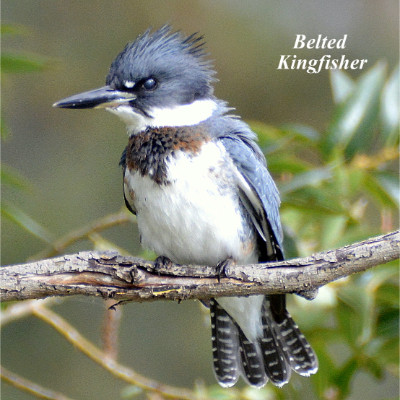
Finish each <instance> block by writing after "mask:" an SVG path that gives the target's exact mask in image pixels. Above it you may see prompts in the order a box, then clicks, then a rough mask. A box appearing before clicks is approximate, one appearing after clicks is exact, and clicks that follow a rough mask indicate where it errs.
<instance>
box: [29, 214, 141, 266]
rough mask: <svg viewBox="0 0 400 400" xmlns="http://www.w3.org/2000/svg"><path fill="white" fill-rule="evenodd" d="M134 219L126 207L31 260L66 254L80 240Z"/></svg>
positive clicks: (87, 226) (74, 233)
mask: <svg viewBox="0 0 400 400" xmlns="http://www.w3.org/2000/svg"><path fill="white" fill-rule="evenodd" d="M133 219H134V216H133V215H132V214H131V213H129V211H127V210H126V209H125V207H124V208H123V209H121V211H118V212H116V213H113V214H109V215H106V216H104V217H102V218H100V219H98V220H95V221H92V222H90V223H89V224H88V225H85V226H83V227H82V228H79V229H77V230H75V231H72V232H70V233H68V234H67V235H66V236H64V237H62V238H60V239H58V240H56V241H55V242H54V243H53V244H52V245H51V247H50V248H47V249H45V250H43V251H41V252H40V253H38V254H36V255H34V256H32V257H31V258H30V259H31V260H39V259H42V258H48V257H53V256H55V255H56V254H60V253H62V252H64V250H65V249H66V248H67V247H68V246H71V245H72V244H73V243H75V242H77V241H78V240H82V239H85V238H87V237H88V236H89V235H91V234H93V233H95V232H101V231H103V230H105V229H108V228H111V227H112V226H115V225H121V224H123V223H126V222H129V221H133Z"/></svg>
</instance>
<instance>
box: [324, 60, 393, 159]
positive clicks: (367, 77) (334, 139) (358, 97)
mask: <svg viewBox="0 0 400 400" xmlns="http://www.w3.org/2000/svg"><path fill="white" fill-rule="evenodd" d="M385 69H386V66H385V64H384V63H382V62H379V63H377V64H376V65H375V66H374V67H373V68H372V69H371V70H369V71H367V72H366V73H365V74H363V75H362V76H361V77H360V79H359V80H358V81H357V84H356V86H355V88H354V89H353V91H352V93H351V94H349V95H348V97H347V99H346V100H345V101H344V102H342V103H340V105H339V106H338V107H337V109H336V110H335V115H334V118H333V120H332V122H331V124H330V126H329V127H328V134H327V137H326V141H325V143H324V151H325V154H326V155H330V153H331V152H332V151H333V148H334V147H337V146H338V147H339V148H341V149H342V151H344V150H346V149H347V147H348V146H349V144H350V142H351V141H352V139H353V138H354V137H356V136H358V135H361V137H360V138H359V139H360V140H358V141H357V143H355V144H354V143H353V144H352V145H353V146H352V153H354V152H355V150H356V149H360V148H364V147H365V146H366V145H368V144H369V140H368V139H369V138H370V134H371V131H372V128H373V123H372V122H373V121H374V119H375V118H376V115H377V114H378V105H379V97H380V91H381V88H382V86H383V82H384V78H385Z"/></svg>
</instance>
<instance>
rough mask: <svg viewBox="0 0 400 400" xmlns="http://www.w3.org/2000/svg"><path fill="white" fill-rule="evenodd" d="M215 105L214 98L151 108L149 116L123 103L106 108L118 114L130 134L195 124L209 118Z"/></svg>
mask: <svg viewBox="0 0 400 400" xmlns="http://www.w3.org/2000/svg"><path fill="white" fill-rule="evenodd" d="M217 107H218V105H217V103H216V102H215V101H214V100H211V99H208V100H196V101H194V102H193V103H190V104H184V105H179V106H174V107H169V108H151V109H150V110H149V112H148V114H149V115H150V116H151V117H146V116H144V115H142V114H139V113H137V112H135V110H134V109H133V108H132V107H130V106H127V105H123V104H122V105H119V106H116V107H112V108H111V107H110V108H107V111H110V112H112V113H113V114H116V115H118V117H120V118H121V119H122V120H123V121H124V122H125V124H126V127H127V129H128V134H132V133H138V132H141V131H143V130H144V129H146V128H148V127H152V128H160V127H163V126H186V125H196V124H198V123H200V122H202V121H205V120H206V119H208V118H210V117H211V116H212V114H213V113H214V111H215V110H216V108H217Z"/></svg>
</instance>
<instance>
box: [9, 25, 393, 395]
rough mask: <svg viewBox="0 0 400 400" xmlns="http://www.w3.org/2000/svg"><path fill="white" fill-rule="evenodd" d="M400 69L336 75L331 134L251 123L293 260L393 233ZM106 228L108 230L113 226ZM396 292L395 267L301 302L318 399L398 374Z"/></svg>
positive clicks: (14, 59) (30, 224)
mask: <svg viewBox="0 0 400 400" xmlns="http://www.w3.org/2000/svg"><path fill="white" fill-rule="evenodd" d="M2 29H3V33H7V34H10V33H15V30H14V29H12V27H7V26H3V28H2ZM4 30H5V31H4ZM4 66H5V67H6V68H5V70H3V71H4V72H22V71H24V72H26V71H37V70H40V69H42V68H43V66H44V63H43V60H41V58H40V57H34V58H32V57H31V56H15V55H13V56H11V55H8V54H5V55H4V54H3V68H4ZM399 73H400V72H399V68H397V69H396V70H395V71H394V72H393V73H392V74H391V75H390V76H388V74H387V72H386V66H385V64H384V63H381V62H380V63H377V64H376V65H375V66H374V67H373V68H371V69H370V70H369V71H367V72H366V73H364V74H363V75H361V76H360V77H359V78H358V79H357V80H353V79H352V78H351V77H349V76H348V75H347V74H345V73H343V72H342V71H333V72H332V74H331V84H332V94H333V101H334V111H333V117H332V120H331V121H330V122H329V124H328V125H327V129H326V131H325V132H323V133H321V132H317V131H316V130H315V129H313V128H311V127H308V126H304V125H287V126H283V127H279V128H278V127H272V126H268V125H265V124H262V123H260V122H254V123H253V124H252V127H253V129H254V130H255V131H256V132H257V134H258V136H259V139H260V145H261V146H262V148H263V150H264V152H265V154H266V155H267V158H268V162H269V169H270V170H271V172H272V173H273V174H274V175H275V176H276V177H277V182H278V185H279V188H280V192H281V195H282V208H281V215H282V220H283V223H284V227H285V231H286V246H285V247H286V255H287V257H288V258H291V257H296V256H303V255H308V254H310V253H312V252H315V251H319V250H323V249H328V248H334V247H338V246H340V245H344V244H348V243H351V242H353V241H355V240H358V239H364V238H367V237H369V236H373V235H376V234H379V233H381V232H385V231H389V230H392V229H394V225H395V222H394V221H397V220H398V215H397V208H398V205H399V202H400V201H399V187H398V183H399V181H398V172H397V163H398V155H399V154H398V150H397V146H398V129H399V98H398V86H399ZM2 178H3V183H5V184H6V185H7V186H8V187H11V188H14V189H17V190H26V188H27V187H29V186H28V184H27V183H26V182H25V181H24V179H22V178H21V177H19V176H18V174H17V173H16V172H15V171H12V170H11V169H9V168H4V167H3V171H2ZM3 215H5V216H6V217H8V218H10V219H11V220H13V221H14V222H16V223H17V224H18V225H19V226H21V227H23V228H24V229H25V230H27V231H28V232H30V233H31V234H32V235H35V236H36V237H39V238H40V239H41V240H43V242H44V243H46V244H47V243H52V242H53V248H52V250H53V251H54V249H59V251H61V250H62V251H64V250H65V247H66V246H67V245H70V244H72V243H73V242H74V240H75V241H77V240H80V239H82V237H83V236H84V235H87V237H88V238H90V240H92V242H93V243H94V246H97V247H104V246H113V247H114V248H116V247H118V246H117V245H116V244H113V243H110V242H109V241H106V240H105V239H103V238H102V237H101V236H100V235H99V234H98V232H99V230H101V229H104V227H103V228H102V227H101V226H97V225H96V224H94V225H96V227H95V228H93V229H92V228H89V229H87V230H82V229H81V230H78V232H79V234H78V233H77V234H76V235H75V239H74V236H73V235H72V236H71V235H67V237H66V239H65V240H64V242H63V243H65V246H64V245H63V246H61V245H58V246H56V245H54V241H53V239H52V237H51V234H50V233H49V232H47V230H46V229H45V228H43V227H42V226H41V225H40V224H39V223H37V222H35V221H33V220H32V219H31V218H30V217H29V216H28V215H27V214H26V213H25V212H24V211H22V210H19V209H17V208H16V207H15V206H13V205H12V204H8V203H4V207H3ZM127 220H128V219H125V220H124V222H126V221H127ZM116 221H117V222H116V223H117V224H118V223H121V222H119V221H122V220H121V219H116ZM107 223H108V224H109V225H104V226H105V227H109V226H112V223H110V222H109V221H108V222H107ZM82 232H83V233H82ZM85 232H87V233H85ZM61 242H62V241H61ZM398 293H399V287H398V268H397V266H396V265H394V264H393V263H392V264H388V265H386V266H382V267H380V268H376V269H375V270H373V271H369V272H367V273H364V274H363V275H360V276H356V277H354V278H351V279H347V280H345V281H341V282H338V283H336V284H332V285H329V287H327V288H323V290H321V294H320V296H319V297H318V298H317V300H316V301H314V302H312V303H308V304H307V310H306V308H305V306H304V304H303V302H302V301H300V300H299V304H298V307H297V308H296V310H295V311H296V312H293V314H295V313H297V314H298V315H297V316H295V318H296V317H297V319H298V320H299V321H301V326H302V330H303V331H304V332H305V334H306V335H307V337H308V338H309V341H310V342H311V343H312V344H313V347H314V348H315V350H316V352H317V354H318V357H319V360H320V369H319V372H318V373H317V374H316V375H315V376H313V377H312V378H311V379H310V381H307V382H312V386H313V389H312V390H313V393H314V394H313V395H312V394H310V395H309V397H310V398H311V396H314V398H318V399H327V400H328V399H329V400H339V399H345V398H349V396H351V392H352V383H353V382H354V378H355V376H356V374H357V373H358V372H359V371H364V372H366V373H367V374H369V375H370V376H371V378H372V379H382V377H383V376H384V375H385V373H392V374H397V373H398V365H399V360H398V354H399V352H398V329H399V310H398V304H399V299H398ZM338 349H341V351H338ZM338 355H340V357H339V356H338ZM303 382H304V380H302V381H300V380H294V384H293V385H292V384H291V385H287V386H286V387H285V388H283V389H277V388H274V387H272V386H271V385H267V386H266V387H265V388H263V389H262V390H254V389H252V388H245V389H242V390H241V389H237V388H236V389H232V390H227V389H222V388H220V387H218V386H217V385H215V386H214V385H213V386H211V387H205V386H204V385H201V384H199V385H198V386H197V387H196V389H195V391H196V392H197V393H198V395H199V396H200V397H202V398H209V399H224V400H225V399H226V400H228V399H237V398H241V399H248V400H251V399H253V400H256V399H284V398H290V399H302V398H304V397H303V390H304V386H303V385H305V384H304V383H303ZM308 390H310V389H308ZM140 393H142V390H139V389H137V388H135V387H129V388H128V389H127V390H126V391H125V392H124V393H123V397H124V398H133V397H135V396H136V395H138V394H140Z"/></svg>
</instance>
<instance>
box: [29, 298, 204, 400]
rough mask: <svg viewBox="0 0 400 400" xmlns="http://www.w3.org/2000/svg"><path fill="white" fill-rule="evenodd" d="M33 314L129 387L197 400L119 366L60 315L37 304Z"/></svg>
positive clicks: (174, 397) (184, 399)
mask: <svg viewBox="0 0 400 400" xmlns="http://www.w3.org/2000/svg"><path fill="white" fill-rule="evenodd" d="M33 314H34V315H35V316H37V317H38V318H40V319H42V320H43V321H44V322H46V323H47V324H49V325H50V326H52V327H53V328H54V329H55V330H56V331H58V332H59V333H60V334H61V335H63V336H64V337H65V338H66V339H67V340H68V341H69V342H70V343H71V344H73V345H74V347H76V348H77V349H78V350H79V351H81V352H82V353H83V354H85V355H86V356H88V357H89V358H90V359H92V360H93V361H94V362H96V363H97V364H98V365H100V366H101V367H102V368H104V369H105V370H107V371H108V372H110V373H111V374H112V375H114V376H115V377H117V378H119V379H121V380H123V381H125V382H128V383H129V384H131V385H135V386H138V387H140V388H142V389H144V390H150V391H153V392H156V393H160V394H161V395H163V396H164V397H167V398H172V399H182V400H199V399H198V397H197V396H196V394H195V393H194V392H192V391H190V390H188V389H184V388H176V387H172V386H168V385H164V384H162V383H160V382H158V381H155V380H153V379H149V378H147V377H145V376H143V375H140V374H138V373H136V372H135V371H133V370H132V369H130V368H128V367H125V366H123V365H121V364H119V363H118V362H117V361H115V360H113V359H111V358H109V357H107V354H105V353H104V352H103V351H101V350H100V349H99V348H97V347H96V346H95V345H94V344H93V343H92V342H90V341H89V340H87V339H86V338H85V337H83V336H82V335H81V333H80V332H79V331H78V330H76V329H75V328H74V327H73V326H72V325H70V324H69V323H68V322H67V321H66V320H64V319H63V318H62V317H61V316H60V315H58V314H56V313H55V312H53V311H51V310H49V309H48V308H47V307H43V306H41V305H39V304H38V305H37V306H33ZM204 400H206V399H204Z"/></svg>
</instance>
